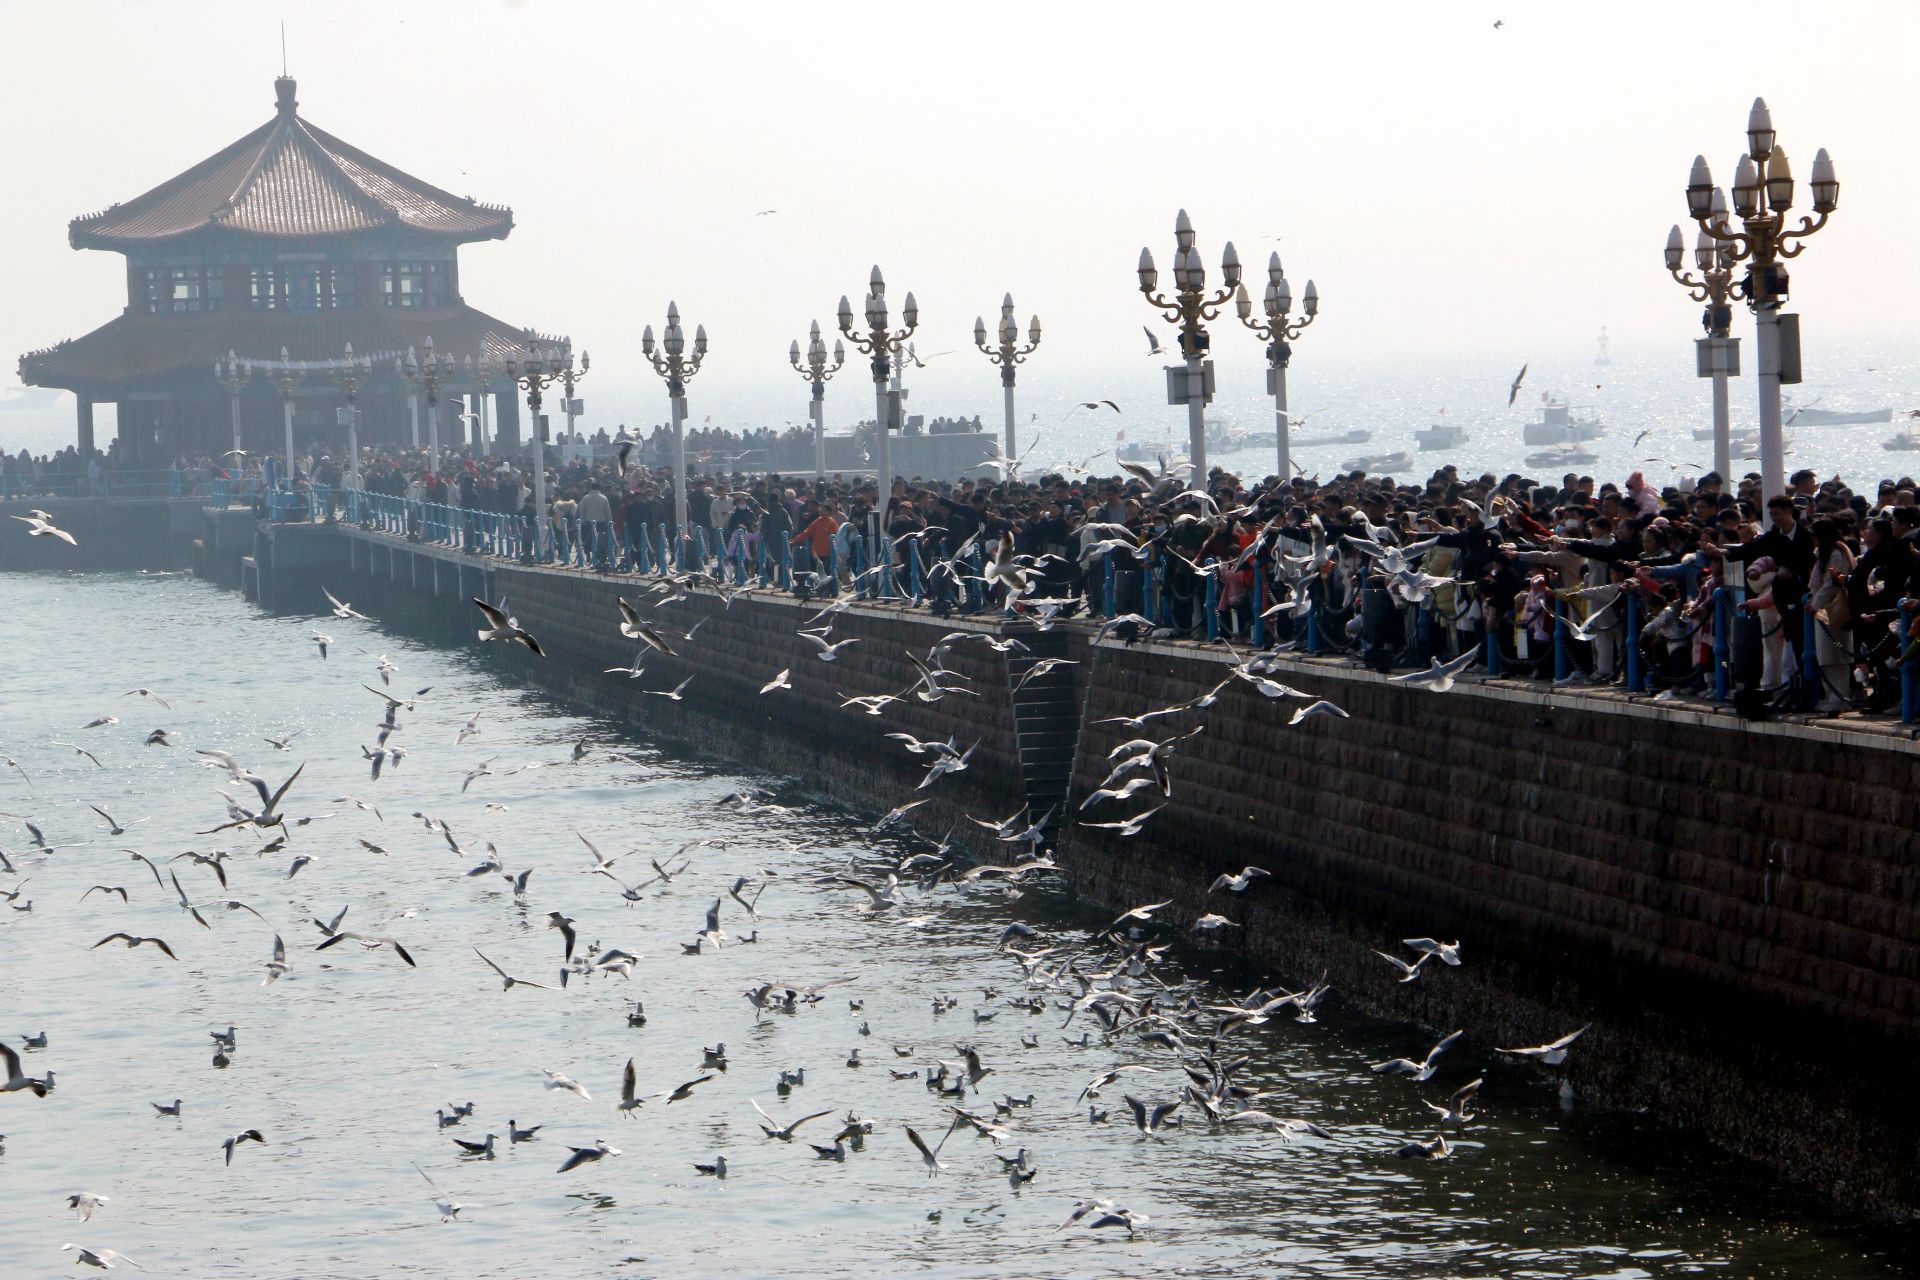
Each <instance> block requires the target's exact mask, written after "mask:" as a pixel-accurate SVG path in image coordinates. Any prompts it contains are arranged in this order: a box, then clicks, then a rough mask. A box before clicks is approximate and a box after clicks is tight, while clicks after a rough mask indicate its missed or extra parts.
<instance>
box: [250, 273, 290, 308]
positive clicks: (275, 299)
mask: <svg viewBox="0 0 1920 1280" xmlns="http://www.w3.org/2000/svg"><path fill="white" fill-rule="evenodd" d="M247 305H248V306H249V307H250V308H252V309H253V310H255V311H277V310H279V309H280V308H281V307H282V306H284V305H285V302H284V299H283V295H282V292H281V288H280V269H279V268H278V267H253V268H251V269H250V270H249V271H248V273H247Z"/></svg>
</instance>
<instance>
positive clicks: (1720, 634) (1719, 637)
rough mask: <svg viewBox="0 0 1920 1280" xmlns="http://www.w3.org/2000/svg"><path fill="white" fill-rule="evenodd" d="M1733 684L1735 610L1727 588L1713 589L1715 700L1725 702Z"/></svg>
mask: <svg viewBox="0 0 1920 1280" xmlns="http://www.w3.org/2000/svg"><path fill="white" fill-rule="evenodd" d="M1732 684H1733V610H1732V607H1731V606H1730V604H1729V603H1728V592H1727V589H1726V588H1725V587H1715V588H1714V589H1713V700H1714V701H1715V702H1725V701H1726V700H1727V698H1728V697H1729V696H1730V695H1731V693H1732Z"/></svg>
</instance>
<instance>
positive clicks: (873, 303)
mask: <svg viewBox="0 0 1920 1280" xmlns="http://www.w3.org/2000/svg"><path fill="white" fill-rule="evenodd" d="M900 318H901V319H902V320H904V321H905V322H906V328H904V329H901V330H898V331H897V332H896V331H890V330H889V329H888V328H887V282H886V280H885V278H884V277H882V276H881V274H880V268H879V267H877V266H876V267H874V269H873V274H872V275H871V276H870V277H868V280H867V304H866V319H867V333H866V336H864V337H862V336H861V335H860V334H858V333H856V332H854V328H853V306H852V304H851V303H849V302H848V301H847V299H846V296H845V295H844V294H843V295H841V298H840V316H839V319H840V332H841V333H843V334H845V335H846V337H847V341H849V342H851V343H853V345H854V347H855V348H856V349H857V350H859V351H860V352H861V353H862V354H863V355H866V356H870V357H871V358H872V361H873V365H872V368H873V404H874V434H875V435H876V436H878V437H879V439H878V440H877V441H876V442H875V450H876V452H877V454H878V457H877V459H876V463H877V466H878V470H879V473H880V509H879V516H880V531H879V537H880V538H881V539H882V540H884V539H885V538H886V536H887V508H889V507H890V506H892V505H893V454H892V450H891V448H890V445H891V441H890V440H889V433H890V432H891V431H892V430H893V417H894V415H893V413H892V411H891V409H892V406H893V405H895V404H897V403H898V402H897V401H896V400H895V399H894V398H893V397H892V396H890V395H889V394H888V390H887V379H888V375H889V373H890V372H891V366H892V360H891V359H890V357H891V356H892V355H893V354H894V353H895V352H897V351H899V350H901V349H902V348H903V347H905V346H906V343H907V339H908V338H911V337H912V336H913V331H914V330H915V329H918V328H919V327H920V304H919V303H917V302H915V301H914V300H913V295H912V294H911V293H909V294H908V295H907V299H906V305H905V306H903V307H901V309H900ZM875 545H876V546H880V545H882V543H876V544H875ZM884 585H885V584H884V583H883V589H884Z"/></svg>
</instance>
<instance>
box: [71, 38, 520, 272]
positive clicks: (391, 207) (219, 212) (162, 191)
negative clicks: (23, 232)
mask: <svg viewBox="0 0 1920 1280" xmlns="http://www.w3.org/2000/svg"><path fill="white" fill-rule="evenodd" d="M274 88H275V90H276V93H277V95H278V98H279V111H278V112H277V113H276V115H275V116H274V118H273V119H272V120H270V121H268V122H267V123H266V124H264V125H262V126H261V127H260V128H258V129H255V130H254V131H253V132H252V133H249V134H248V135H247V136H246V137H244V138H241V139H240V140H239V141H238V142H235V143H233V144H232V145H231V146H228V147H226V148H224V149H223V150H221V151H218V152H216V153H214V154H213V155H211V156H208V157H207V158H206V159H205V160H202V161H201V162H200V163H199V164H196V165H194V166H193V167H192V168H190V169H188V170H187V171H186V172H184V173H181V174H179V175H177V176H175V177H173V178H169V179H168V180H167V181H165V182H163V183H161V184H160V185H159V186H157V187H155V188H153V189H152V190H151V191H148V192H147V193H146V194H144V195H140V196H136V197H135V198H134V199H132V200H129V201H127V202H125V203H124V204H117V205H114V206H113V207H112V208H110V209H107V210H105V211H103V212H100V213H95V214H89V215H87V216H85V217H81V218H75V219H74V220H73V222H72V223H71V224H70V226H69V228H68V238H69V240H70V241H71V242H72V244H73V246H74V247H75V248H76V249H116V250H122V251H124V250H127V249H134V248H142V247H151V246H155V245H158V244H162V243H164V242H166V241H170V240H174V239H177V238H180V237H184V236H191V235H194V234H196V233H200V232H206V231H209V230H223V231H229V232H235V233H239V234H243V235H252V236H264V237H274V238H283V239H295V238H297V239H311V238H315V237H329V236H341V235H352V234H355V233H359V232H368V231H377V230H380V229H383V228H396V227H403V228H409V229H412V230H414V231H418V232H423V233H426V234H430V235H439V236H447V237H449V238H452V239H454V240H456V241H467V240H491V239H500V238H502V237H504V236H506V234H507V233H508V232H509V231H511V230H512V229H513V211H512V210H510V209H506V208H503V207H500V206H498V205H489V204H481V203H479V202H478V201H475V200H472V199H470V198H468V197H464V196H455V195H452V194H450V193H448V192H446V191H442V190H441V189H440V188H438V187H436V186H433V185H432V184H431V183H427V182H423V181H421V180H420V179H419V178H416V177H413V176H412V175H411V174H408V173H404V172H402V171H401V170H399V169H396V168H394V167H393V166H392V165H390V164H387V163H385V162H384V161H381V160H377V159H375V158H374V157H373V156H370V155H368V154H367V153H366V152H364V151H362V150H360V149H359V148H357V147H354V146H350V145H349V144H347V143H345V142H343V141H341V140H340V139H339V138H336V137H334V136H333V135H332V134H330V133H328V132H327V131H326V130H324V129H320V128H316V127H315V126H313V125H311V124H309V123H307V122H306V121H305V120H303V119H302V118H301V117H300V114H299V112H298V110H297V109H296V108H297V103H296V102H295V100H294V82H293V81H292V80H291V79H289V78H287V77H284V76H283V77H281V78H280V79H279V80H277V81H275V84H274Z"/></svg>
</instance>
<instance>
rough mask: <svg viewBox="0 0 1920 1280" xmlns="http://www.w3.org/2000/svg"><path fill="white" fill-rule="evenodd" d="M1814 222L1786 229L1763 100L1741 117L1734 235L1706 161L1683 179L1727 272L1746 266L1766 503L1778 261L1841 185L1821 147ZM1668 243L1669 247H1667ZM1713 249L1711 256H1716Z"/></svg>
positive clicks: (1772, 457) (1799, 244)
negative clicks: (1742, 147) (1743, 141)
mask: <svg viewBox="0 0 1920 1280" xmlns="http://www.w3.org/2000/svg"><path fill="white" fill-rule="evenodd" d="M1809 185H1810V186H1811V187H1812V188H1813V192H1812V194H1813V215H1814V216H1812V217H1807V216H1804V215H1803V216H1802V217H1801V219H1800V225H1799V226H1797V227H1794V228H1793V229H1791V230H1789V229H1788V228H1787V210H1788V209H1790V208H1791V207H1792V206H1793V170H1792V168H1791V166H1789V164H1788V163H1787V152H1786V149H1785V148H1784V147H1781V146H1779V145H1777V144H1776V142H1775V140H1774V129H1773V116H1772V114H1771V113H1770V112H1769V111H1768V110H1767V104H1766V100H1765V99H1762V98H1755V99H1754V100H1753V109H1752V111H1750V112H1749V113H1748V115H1747V150H1746V154H1745V155H1743V156H1741V157H1740V162H1739V164H1738V165H1737V166H1736V167H1735V169H1734V176H1733V211H1734V213H1736V214H1738V215H1739V217H1740V227H1741V229H1740V230H1737V231H1736V230H1734V228H1733V226H1732V224H1731V222H1730V221H1729V219H1728V217H1727V207H1726V200H1725V197H1724V196H1722V197H1721V198H1720V199H1718V200H1716V199H1715V196H1716V195H1717V194H1718V192H1717V189H1716V188H1715V187H1714V185H1713V174H1712V172H1711V171H1710V170H1709V169H1708V168H1707V161H1706V157H1704V156H1695V157H1694V158H1693V171H1692V173H1691V174H1690V175H1689V176H1688V179H1687V213H1688V214H1689V215H1690V216H1691V217H1692V218H1693V220H1694V221H1695V222H1696V223H1698V224H1699V225H1700V229H1701V230H1702V231H1704V232H1706V233H1707V234H1708V235H1710V236H1712V237H1713V238H1714V239H1715V240H1716V241H1717V242H1720V244H1724V245H1726V246H1727V251H1726V252H1725V257H1726V258H1727V260H1728V265H1729V267H1731V265H1732V264H1733V263H1735V262H1745V263H1748V264H1749V265H1748V267H1747V275H1746V279H1745V280H1744V281H1743V282H1742V286H1743V290H1744V296H1745V298H1746V303H1747V307H1748V309H1749V310H1751V311H1752V312H1753V314H1754V337H1755V342H1756V344H1757V345H1758V347H1759V353H1760V354H1759V358H1760V368H1759V382H1760V477H1761V484H1762V486H1763V488H1764V491H1765V496H1767V497H1772V496H1773V495H1775V494H1780V493H1784V492H1786V447H1785V442H1784V440H1783V439H1782V428H1781V423H1780V374H1781V337H1780V308H1781V306H1782V305H1783V304H1785V302H1786V301H1787V269H1786V267H1785V266H1783V265H1782V263H1781V260H1782V259H1784V258H1796V257H1798V256H1800V254H1801V252H1802V251H1803V250H1805V248H1806V240H1807V237H1809V236H1811V235H1813V234H1814V233H1815V232H1817V231H1819V230H1820V229H1821V228H1822V227H1824V226H1826V225H1827V218H1828V217H1829V215H1831V214H1832V213H1833V211H1834V209H1835V208H1837V207H1838V206H1839V204H1840V182H1839V179H1837V178H1836V177H1835V176H1834V172H1833V161H1832V160H1831V159H1830V158H1829V157H1828V156H1827V151H1826V148H1824V147H1822V148H1821V149H1820V150H1819V152H1818V153H1816V154H1815V156H1814V158H1813V181H1812V183H1810V184H1809ZM1669 243H1671V241H1669ZM1720 252H1721V250H1720V249H1719V246H1718V245H1716V253H1717V254H1718V253H1720ZM1793 340H1794V350H1793V360H1792V365H1793V371H1794V375H1795V380H1796V381H1797V380H1798V368H1799V363H1800V352H1799V327H1798V323H1797V318H1796V324H1795V326H1794V329H1793Z"/></svg>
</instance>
